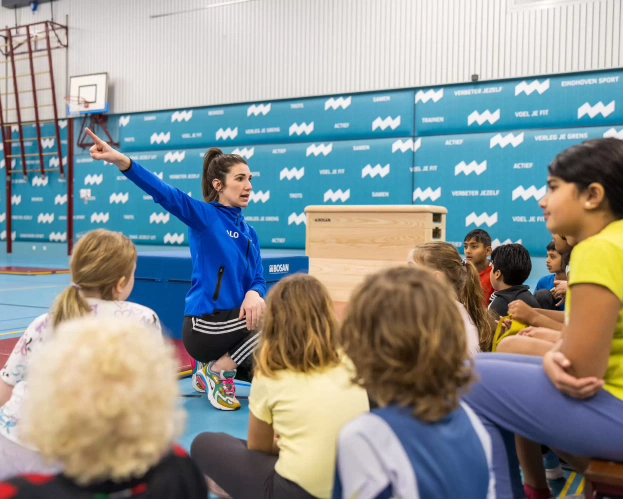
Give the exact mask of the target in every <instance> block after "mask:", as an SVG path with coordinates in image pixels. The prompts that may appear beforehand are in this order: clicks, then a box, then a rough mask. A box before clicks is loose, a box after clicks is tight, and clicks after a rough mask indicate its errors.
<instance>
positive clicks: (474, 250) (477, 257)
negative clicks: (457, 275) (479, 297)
mask: <svg viewBox="0 0 623 499" xmlns="http://www.w3.org/2000/svg"><path fill="white" fill-rule="evenodd" d="M463 249H464V250H465V259H466V260H467V261H468V262H471V263H472V264H473V265H474V267H476V270H478V273H479V274H480V284H481V285H482V290H483V292H484V302H483V303H484V306H485V307H488V306H489V303H490V301H491V295H492V294H493V291H494V290H493V286H491V262H490V261H489V257H490V256H491V236H490V235H489V234H488V233H487V232H486V231H484V230H482V229H476V230H473V231H471V232H470V233H469V234H467V235H466V236H465V241H464V242H463Z"/></svg>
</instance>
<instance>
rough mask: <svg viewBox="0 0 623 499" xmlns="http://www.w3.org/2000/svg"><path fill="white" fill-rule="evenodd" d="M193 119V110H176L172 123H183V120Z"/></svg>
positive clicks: (172, 116)
mask: <svg viewBox="0 0 623 499" xmlns="http://www.w3.org/2000/svg"><path fill="white" fill-rule="evenodd" d="M192 119H193V112H192V110H191V111H175V112H174V113H173V114H172V115H171V123H175V122H178V123H181V122H182V121H186V122H188V121H190V120H192Z"/></svg>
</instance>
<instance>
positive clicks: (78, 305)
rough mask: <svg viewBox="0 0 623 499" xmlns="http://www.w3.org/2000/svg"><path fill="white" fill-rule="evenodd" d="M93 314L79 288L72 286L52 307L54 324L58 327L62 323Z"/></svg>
mask: <svg viewBox="0 0 623 499" xmlns="http://www.w3.org/2000/svg"><path fill="white" fill-rule="evenodd" d="M90 313H91V306H90V305H89V303H88V302H87V301H86V300H85V299H84V297H83V296H82V295H81V294H80V291H79V290H78V287H77V286H75V285H71V286H70V287H68V288H67V289H66V290H65V291H63V292H62V293H61V294H60V295H59V297H58V298H57V299H56V301H55V302H54V306H53V307H52V324H53V326H54V327H57V326H58V325H59V324H60V323H61V322H64V321H67V320H71V319H77V318H78V317H82V316H84V315H88V314H90Z"/></svg>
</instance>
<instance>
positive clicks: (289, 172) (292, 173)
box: [279, 166, 305, 180]
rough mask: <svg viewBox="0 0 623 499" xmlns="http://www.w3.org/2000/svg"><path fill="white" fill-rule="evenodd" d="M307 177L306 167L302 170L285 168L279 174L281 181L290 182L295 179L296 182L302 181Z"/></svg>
mask: <svg viewBox="0 0 623 499" xmlns="http://www.w3.org/2000/svg"><path fill="white" fill-rule="evenodd" d="M304 176H305V167H304V166H303V167H302V168H290V169H288V168H284V169H283V170H281V171H280V172H279V180H283V179H284V178H287V179H288V180H292V179H293V178H295V179H296V180H301V179H302V178H303V177H304Z"/></svg>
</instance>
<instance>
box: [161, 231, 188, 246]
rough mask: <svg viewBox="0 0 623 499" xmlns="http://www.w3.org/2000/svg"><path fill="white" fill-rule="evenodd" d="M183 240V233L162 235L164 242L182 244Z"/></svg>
mask: <svg viewBox="0 0 623 499" xmlns="http://www.w3.org/2000/svg"><path fill="white" fill-rule="evenodd" d="M183 242H184V234H171V233H167V234H165V235H164V244H182V243H183Z"/></svg>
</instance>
